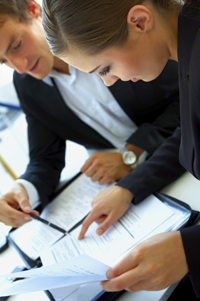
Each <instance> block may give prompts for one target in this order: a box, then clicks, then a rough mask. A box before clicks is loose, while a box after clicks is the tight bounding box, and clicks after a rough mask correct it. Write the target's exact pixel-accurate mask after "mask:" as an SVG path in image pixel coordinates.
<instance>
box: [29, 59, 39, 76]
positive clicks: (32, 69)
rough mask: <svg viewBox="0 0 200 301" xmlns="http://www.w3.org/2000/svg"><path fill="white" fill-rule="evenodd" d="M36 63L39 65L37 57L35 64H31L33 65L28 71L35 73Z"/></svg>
mask: <svg viewBox="0 0 200 301" xmlns="http://www.w3.org/2000/svg"><path fill="white" fill-rule="evenodd" d="M38 65H39V59H38V60H37V61H36V62H35V64H34V65H33V67H31V68H30V69H29V72H31V73H35V72H36V71H37V69H38Z"/></svg>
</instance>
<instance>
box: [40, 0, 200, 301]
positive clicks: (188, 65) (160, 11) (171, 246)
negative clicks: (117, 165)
mask: <svg viewBox="0 0 200 301" xmlns="http://www.w3.org/2000/svg"><path fill="white" fill-rule="evenodd" d="M182 2H184V3H185V5H184V6H182ZM43 5H44V7H43V17H44V21H43V23H44V28H45V31H46V37H47V41H48V43H49V45H50V48H51V50H52V52H53V53H54V54H55V55H58V56H60V57H61V58H62V59H64V60H65V61H67V62H68V63H69V64H70V65H73V66H75V67H76V68H78V69H81V70H83V71H85V72H90V73H91V72H96V73H97V74H99V75H100V76H101V77H102V79H103V81H104V82H105V84H106V85H112V84H113V83H114V82H115V81H116V80H118V79H122V80H125V81H126V80H133V81H134V82H136V81H138V80H143V81H151V80H153V79H155V78H156V77H157V76H158V75H159V74H160V73H161V71H162V70H163V68H164V66H165V64H166V62H167V61H168V59H173V60H178V62H179V78H180V94H181V120H182V127H181V131H182V136H181V137H182V139H181V146H180V162H181V163H182V165H183V166H184V167H185V168H186V169H187V170H188V171H189V172H191V173H192V174H193V175H194V176H195V177H197V178H198V179H200V162H199V161H200V142H199V141H200V139H199V132H200V79H199V75H200V62H199V54H200V32H199V28H200V1H198V0H191V1H189V0H185V1H179V0H147V1H142V0H132V1H131V0H126V1H125V0H124V1H121V0H113V1H108V0H101V1H94V0H93V1H92V0H85V1H84V0H81V1H78V0H74V1H69V0H57V1H53V0H44V4H43ZM177 37H178V38H177ZM116 187H117V186H116ZM115 189H118V190H115V191H114V192H113V191H111V193H110V196H109V200H110V199H112V198H113V196H114V195H115V196H116V195H117V194H118V193H120V191H121V193H122V194H123V201H126V200H127V201H128V202H130V199H131V197H133V195H132V194H131V192H130V189H124V188H121V187H117V188H115ZM101 214H102V215H98V214H96V213H95V214H94V215H93V216H92V217H89V221H87V222H86V224H85V225H84V227H85V228H84V229H83V231H82V234H81V238H82V237H83V235H84V233H85V231H86V230H87V227H88V226H89V224H90V223H91V222H92V221H93V220H97V221H102V216H103V211H102V212H101ZM107 214H108V215H109V213H107ZM118 218H119V216H118ZM112 222H113V220H112ZM199 255H200V227H199V226H194V227H190V228H188V229H182V230H181V231H176V232H171V233H164V234H161V235H157V236H154V237H152V238H150V239H148V240H146V241H144V242H142V243H141V244H139V245H138V246H136V247H135V248H134V249H133V250H132V251H131V252H130V253H129V254H128V255H127V256H126V257H125V258H124V259H123V260H122V261H121V262H120V263H118V264H117V266H116V267H114V268H112V269H111V270H110V271H108V273H107V276H108V278H112V279H111V280H109V281H107V282H104V283H102V286H103V288H104V289H105V290H121V289H123V288H125V289H127V290H130V291H137V290H159V289H163V288H165V287H167V286H169V285H170V284H172V283H174V282H177V281H179V280H180V279H181V278H182V277H184V275H186V274H187V273H188V272H189V275H190V278H191V281H192V285H193V287H194V290H195V293H196V296H197V297H200V272H199V271H200V256H199ZM188 300H192V299H188Z"/></svg>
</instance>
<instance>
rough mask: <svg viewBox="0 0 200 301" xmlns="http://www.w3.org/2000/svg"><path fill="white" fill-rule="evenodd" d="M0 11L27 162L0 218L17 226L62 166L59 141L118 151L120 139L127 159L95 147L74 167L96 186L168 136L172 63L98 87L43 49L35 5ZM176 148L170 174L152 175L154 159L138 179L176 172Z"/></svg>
mask: <svg viewBox="0 0 200 301" xmlns="http://www.w3.org/2000/svg"><path fill="white" fill-rule="evenodd" d="M0 12H1V13H0V20H1V26H0V39H1V45H0V61H1V63H5V64H6V65H8V66H9V67H11V68H14V69H15V70H16V71H17V72H15V73H14V84H15V87H16V90H17V93H18V96H19V99H20V103H21V106H22V108H23V110H24V113H25V114H26V118H27V122H28V137H29V149H30V163H29V164H28V166H27V169H26V171H25V173H24V174H23V175H22V176H21V177H20V179H19V180H17V182H15V183H14V185H13V187H12V189H11V190H10V191H9V192H8V193H6V194H5V195H3V196H2V197H1V198H0V208H1V212H0V221H1V222H4V223H5V224H8V225H11V226H14V227H18V226H20V225H22V224H24V223H25V222H27V221H29V220H30V219H31V218H30V216H29V214H28V213H30V212H31V211H32V208H34V206H36V204H38V201H40V202H41V203H42V206H45V205H46V204H47V203H48V202H49V200H50V196H51V195H52V193H53V192H54V190H55V188H56V186H57V184H58V182H59V178H60V173H61V171H62V169H63V167H64V165H65V145H66V140H72V141H75V142H77V143H80V144H82V145H84V146H85V147H86V148H88V149H90V148H91V149H94V148H96V149H106V148H107V149H110V148H117V149H122V148H123V147H125V145H126V144H127V145H126V148H127V149H128V150H130V151H132V153H128V155H131V158H129V159H131V160H133V161H131V163H130V162H126V158H124V159H123V158H122V154H121V153H120V152H113V153H110V152H109V153H104V152H97V153H94V154H93V155H92V156H91V157H90V158H89V159H88V160H87V161H86V163H85V164H84V166H83V167H82V169H81V171H82V172H85V174H86V175H87V176H89V177H91V179H92V181H99V183H100V184H104V183H108V182H110V181H116V180H119V179H122V180H121V181H123V177H124V176H125V175H127V174H129V173H130V172H131V171H132V168H135V167H136V166H137V165H138V162H139V163H141V162H142V161H143V160H144V159H145V156H151V155H152V154H153V153H154V151H155V150H156V149H157V147H158V146H160V145H161V144H162V143H163V142H164V140H165V139H166V138H167V137H169V136H171V135H172V134H173V132H174V130H175V128H176V127H177V126H178V125H179V103H178V82H177V65H176V63H174V62H172V61H171V62H170V61H169V62H168V63H167V65H166V67H165V69H164V71H163V73H162V74H161V76H160V77H159V78H158V79H157V80H155V81H153V82H151V83H143V82H138V83H133V82H126V83H125V82H121V81H118V82H117V83H116V84H115V85H113V86H112V87H110V88H106V87H105V86H104V84H103V83H102V82H101V80H99V78H98V77H97V75H95V74H85V73H83V72H80V71H78V70H76V69H74V68H72V67H70V66H68V65H67V64H66V63H64V62H63V61H61V60H60V59H58V58H57V57H54V56H53V55H52V54H51V52H50V50H49V47H48V45H47V43H46V40H45V35H44V31H43V28H42V24H41V21H42V20H41V15H40V7H39V5H38V4H37V2H35V1H34V0H18V1H14V0H10V1H3V0H2V1H1V0H0ZM178 145H179V143H177V148H176V150H175V151H174V157H175V161H174V162H175V165H174V166H173V167H172V168H171V170H170V173H168V171H167V172H166V174H163V173H159V174H157V170H158V166H159V158H158V160H156V158H155V160H154V165H153V166H151V170H149V169H146V170H145V168H143V178H144V179H145V178H146V177H147V176H148V177H150V176H151V175H152V174H153V175H154V177H158V178H159V181H158V185H157V182H156V181H155V185H153V186H152V185H151V187H150V188H149V189H150V190H151V191H152V192H153V191H156V190H157V189H161V188H162V187H163V186H165V185H166V184H168V183H170V182H171V181H173V180H174V179H175V178H177V177H178V176H179V175H181V174H182V173H183V172H184V169H183V168H182V167H181V166H180V165H179V164H178ZM124 155H126V154H125V153H124ZM130 164H131V166H132V167H131V166H130ZM141 166H142V165H141ZM159 168H160V169H163V168H169V167H168V166H166V167H159ZM154 169H155V170H154ZM133 173H134V171H133ZM161 175H162V177H161ZM133 180H135V185H136V187H137V190H138V192H137V193H136V194H135V195H134V196H135V200H136V202H137V199H138V200H140V199H142V198H141V195H143V190H144V187H141V188H140V187H138V183H137V180H138V179H137V177H136V178H135V179H134V177H133ZM147 185H148V183H147ZM122 187H123V185H122ZM19 207H20V208H21V211H18V210H17V209H18V208H19ZM37 214H38V213H37Z"/></svg>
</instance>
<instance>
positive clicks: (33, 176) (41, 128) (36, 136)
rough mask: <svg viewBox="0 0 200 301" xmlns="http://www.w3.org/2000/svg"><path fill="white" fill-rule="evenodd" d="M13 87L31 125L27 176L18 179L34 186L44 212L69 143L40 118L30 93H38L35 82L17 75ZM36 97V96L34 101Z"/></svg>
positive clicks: (57, 178)
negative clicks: (34, 91) (33, 91)
mask: <svg viewBox="0 0 200 301" xmlns="http://www.w3.org/2000/svg"><path fill="white" fill-rule="evenodd" d="M26 77H27V76H26ZM14 84H15V88H16V91H17V94H18V98H19V100H20V104H21V107H22V110H23V112H24V114H25V115H26V120H27V124H28V126H27V129H28V144H29V158H30V159H29V164H28V165H27V167H26V170H25V172H24V173H23V174H22V175H21V176H20V177H19V178H20V179H23V180H26V181H28V182H30V183H32V184H33V186H34V187H35V188H36V190H37V192H38V194H39V201H40V203H41V206H42V208H43V207H44V206H45V205H46V204H47V203H48V202H49V201H50V197H51V195H52V193H53V192H54V190H55V188H56V187H57V185H58V182H59V179H60V174H61V171H62V169H63V168H64V166H65V151H66V141H65V140H63V139H62V138H60V137H59V136H58V135H57V134H56V133H54V132H53V131H52V130H51V129H50V128H49V127H48V126H46V125H45V123H44V122H43V120H42V119H39V118H37V110H39V108H38V107H37V106H36V104H35V103H34V101H35V102H37V100H36V99H34V98H33V96H32V94H31V92H30V91H32V90H33V89H35V90H36V89H39V88H38V87H37V86H36V87H35V86H34V87H33V86H31V85H33V84H35V80H34V82H33V80H32V79H30V80H29V81H26V80H25V79H24V75H21V76H20V75H18V74H16V73H14ZM27 86H28V87H29V89H27ZM31 89H32V90H31ZM30 94H31V95H30ZM36 96H37V94H36V93H35V96H34V97H36ZM35 106H36V107H37V110H36V111H34V108H35ZM41 110H42V108H41Z"/></svg>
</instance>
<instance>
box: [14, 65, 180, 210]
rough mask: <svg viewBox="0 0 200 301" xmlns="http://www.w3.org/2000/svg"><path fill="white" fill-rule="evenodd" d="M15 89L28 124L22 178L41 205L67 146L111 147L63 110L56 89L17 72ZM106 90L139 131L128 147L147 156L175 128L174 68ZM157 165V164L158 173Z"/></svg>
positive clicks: (57, 174) (54, 181) (62, 163)
mask: <svg viewBox="0 0 200 301" xmlns="http://www.w3.org/2000/svg"><path fill="white" fill-rule="evenodd" d="M14 84H15V87H16V91H17V94H18V97H19V99H20V103H21V106H22V109H23V111H24V113H25V114H26V118H27V122H28V139H29V150H30V162H29V165H28V166H27V169H26V171H25V173H24V174H23V175H22V176H21V178H23V179H26V180H28V181H30V182H32V183H33V184H34V185H35V187H36V188H37V190H38V192H39V195H40V199H41V202H42V204H43V205H45V204H46V203H47V202H48V201H49V196H50V195H51V194H52V193H53V191H54V190H55V188H56V186H57V184H58V181H59V177H60V173H61V170H62V169H63V167H64V166H65V145H66V140H71V141H74V142H77V143H79V144H82V145H84V146H85V147H86V148H92V149H94V148H97V149H101V148H104V149H105V148H110V147H113V145H111V143H110V142H109V141H107V140H106V139H105V138H104V137H102V136H101V135H100V134H99V133H97V132H96V131H95V130H94V129H92V128H91V127H90V126H88V125H87V124H85V123H84V122H82V121H81V120H80V119H79V118H78V117H77V116H76V115H75V114H74V113H73V112H72V111H71V110H70V109H69V108H68V107H67V106H66V104H65V103H64V100H63V99H62V97H61V95H60V93H59V91H58V89H57V87H56V85H55V84H54V85H53V86H52V87H51V86H49V85H47V84H45V83H44V82H43V81H41V80H37V79H35V78H33V77H31V76H29V75H26V74H23V75H19V74H17V73H16V72H15V73H14ZM110 90H111V92H112V94H113V95H114V97H115V98H116V101H117V102H118V103H119V104H120V106H121V107H122V109H123V110H124V111H125V112H126V113H127V115H129V117H130V118H131V119H132V120H133V121H134V122H135V123H136V125H138V130H137V131H136V132H135V133H134V134H133V135H132V136H131V137H130V138H129V139H128V142H130V143H132V144H135V145H137V146H139V147H141V148H143V149H145V150H147V151H148V152H149V154H150V155H151V154H152V153H153V152H154V151H155V149H157V148H158V146H159V145H161V144H162V143H163V141H165V139H166V138H167V137H169V136H171V135H172V134H173V132H174V130H175V128H176V127H177V126H179V95H178V82H177V63H175V62H173V61H169V62H168V63H167V65H166V67H165V69H164V71H163V72H162V74H161V75H160V76H159V78H158V79H156V80H154V81H152V82H150V83H144V82H142V81H139V82H137V83H133V82H131V81H130V82H122V81H117V82H116V84H115V85H113V86H112V87H110ZM176 154H178V148H177V149H176ZM157 165H159V162H157V163H156V169H157ZM148 173H149V172H148ZM153 173H154V171H153ZM162 174H163V173H161V174H159V177H160V176H161V175H162ZM143 177H146V176H145V174H144V175H143ZM172 179H173V177H172ZM169 181H170V177H169V176H168V177H166V179H165V177H164V179H163V180H162V186H165V185H166V184H168V183H169ZM147 184H148V183H147ZM156 188H157V187H155V190H157V189H156ZM155 190H154V191H155Z"/></svg>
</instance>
